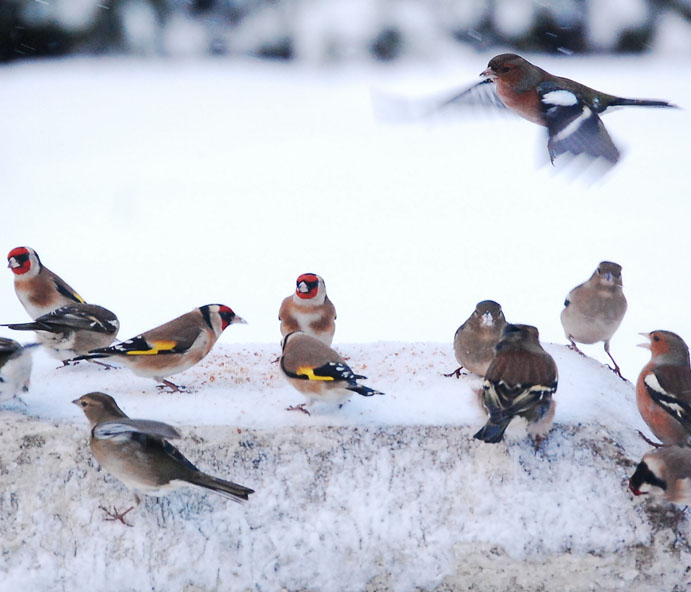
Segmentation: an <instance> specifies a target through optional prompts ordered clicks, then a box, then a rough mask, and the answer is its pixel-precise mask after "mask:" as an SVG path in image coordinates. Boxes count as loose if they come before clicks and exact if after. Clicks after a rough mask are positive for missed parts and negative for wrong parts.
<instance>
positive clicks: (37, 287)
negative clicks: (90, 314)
mask: <svg viewBox="0 0 691 592" xmlns="http://www.w3.org/2000/svg"><path fill="white" fill-rule="evenodd" d="M7 261H8V264H7V267H9V268H10V269H11V270H12V273H13V274H14V291H15V292H16V293H17V297H18V298H19V301H20V302H21V303H22V306H23V307H24V309H25V310H26V312H27V313H29V316H30V317H31V318H32V319H37V318H38V317H40V316H43V315H44V314H48V313H49V312H51V311H53V310H55V309H56V308H60V307H61V306H67V305H69V304H75V303H82V304H84V299H83V298H82V297H81V296H80V295H79V294H77V292H76V291H75V290H74V289H73V288H71V287H70V286H69V285H68V284H67V282H65V281H64V280H63V279H62V278H60V277H59V276H57V275H56V274H54V273H53V272H52V271H51V270H50V269H48V268H47V267H45V266H44V265H43V264H42V263H41V260H40V259H39V258H38V254H37V253H36V251H34V250H33V249H32V248H31V247H17V248H15V249H12V250H11V251H10V252H9V254H8V255H7Z"/></svg>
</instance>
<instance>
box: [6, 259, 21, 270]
mask: <svg viewBox="0 0 691 592" xmlns="http://www.w3.org/2000/svg"><path fill="white" fill-rule="evenodd" d="M7 267H9V268H10V269H15V268H17V267H19V263H17V260H16V259H15V258H14V257H10V258H9V259H8V260H7Z"/></svg>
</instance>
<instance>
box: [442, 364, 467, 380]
mask: <svg viewBox="0 0 691 592" xmlns="http://www.w3.org/2000/svg"><path fill="white" fill-rule="evenodd" d="M461 370H463V366H459V367H458V368H456V369H455V370H454V371H453V372H449V373H448V374H442V376H446V378H451V377H452V376H455V377H456V378H460V377H461Z"/></svg>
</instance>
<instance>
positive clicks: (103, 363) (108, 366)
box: [88, 360, 115, 370]
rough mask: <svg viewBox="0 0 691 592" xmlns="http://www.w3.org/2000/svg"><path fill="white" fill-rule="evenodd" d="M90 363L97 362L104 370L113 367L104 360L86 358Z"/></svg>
mask: <svg viewBox="0 0 691 592" xmlns="http://www.w3.org/2000/svg"><path fill="white" fill-rule="evenodd" d="M88 361H89V362H91V363H92V364H98V365H99V366H103V367H104V368H105V369H106V370H112V369H113V368H115V366H113V365H112V364H106V363H105V362H99V361H98V360H88Z"/></svg>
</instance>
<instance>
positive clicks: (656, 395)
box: [643, 372, 691, 433]
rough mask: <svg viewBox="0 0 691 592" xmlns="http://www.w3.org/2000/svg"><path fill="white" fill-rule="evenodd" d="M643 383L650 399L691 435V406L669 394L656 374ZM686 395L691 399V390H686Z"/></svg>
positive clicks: (649, 376) (648, 376)
mask: <svg viewBox="0 0 691 592" xmlns="http://www.w3.org/2000/svg"><path fill="white" fill-rule="evenodd" d="M643 382H644V383H645V388H646V390H647V391H648V394H649V395H650V398H651V399H652V400H653V401H655V403H657V404H658V405H659V406H660V407H662V408H663V409H664V410H665V411H666V412H667V413H669V414H670V415H671V416H672V417H674V419H676V420H677V421H678V422H679V423H681V424H682V425H683V426H684V427H685V428H686V429H687V430H688V431H689V433H691V404H690V403H689V402H688V401H685V400H683V399H680V398H679V397H678V396H675V395H672V394H670V393H668V392H667V391H666V390H665V388H664V387H663V386H662V384H661V382H662V381H660V380H658V376H656V375H655V373H654V372H651V373H650V374H648V375H647V376H646V377H645V379H644V380H643ZM684 394H685V395H686V396H687V397H689V398H691V389H687V390H685V391H684Z"/></svg>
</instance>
